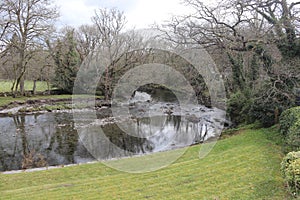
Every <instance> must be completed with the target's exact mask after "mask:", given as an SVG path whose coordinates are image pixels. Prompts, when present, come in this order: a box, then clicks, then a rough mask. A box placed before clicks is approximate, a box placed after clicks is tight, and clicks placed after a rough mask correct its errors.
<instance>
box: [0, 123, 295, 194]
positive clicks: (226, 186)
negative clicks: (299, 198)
mask: <svg viewBox="0 0 300 200" xmlns="http://www.w3.org/2000/svg"><path fill="white" fill-rule="evenodd" d="M233 135H234V136H232V137H229V138H227V139H224V140H220V141H218V143H217V144H216V146H215V148H214V149H213V150H212V151H211V153H210V154H209V155H208V156H207V157H205V158H204V159H199V158H198V153H199V149H200V145H195V146H192V147H190V148H188V150H187V152H186V153H185V154H184V155H183V156H182V157H181V158H179V159H178V160H177V161H176V162H175V163H173V164H171V165H170V166H168V167H166V168H164V169H161V170H158V171H155V172H150V173H143V174H128V173H125V172H119V171H117V170H114V169H111V168H108V167H106V166H105V165H103V164H102V163H94V164H87V165H78V166H72V167H67V168H60V169H53V170H46V171H39V172H32V173H20V174H11V175H4V174H0V193H1V198H3V199H43V198H44V199H95V198H97V199H99V198H101V199H183V198H185V199H289V196H288V195H287V193H286V190H285V187H284V185H285V184H284V182H283V179H282V178H281V174H280V162H281V159H282V154H281V150H280V147H279V146H277V142H278V141H277V140H276V139H275V140H274V138H278V130H277V129H276V128H271V129H257V130H249V129H248V130H242V131H240V132H239V133H238V134H233ZM169 153H172V151H170V152H162V153H158V154H157V155H158V156H166V154H169ZM132 159H137V158H132ZM138 159H147V156H143V157H140V158H138ZM128 161H129V162H132V160H131V158H130V159H121V160H119V161H114V162H120V163H119V164H121V163H122V162H123V163H126V162H128Z"/></svg>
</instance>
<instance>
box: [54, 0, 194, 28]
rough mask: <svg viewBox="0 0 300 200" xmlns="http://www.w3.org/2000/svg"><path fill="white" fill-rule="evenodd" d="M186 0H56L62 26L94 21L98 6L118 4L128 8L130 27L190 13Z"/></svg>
mask: <svg viewBox="0 0 300 200" xmlns="http://www.w3.org/2000/svg"><path fill="white" fill-rule="evenodd" d="M181 2H182V0H55V4H56V5H57V6H58V7H59V10H60V14H61V17H60V20H59V22H58V24H59V25H60V26H64V25H70V26H73V27H78V26H80V25H82V24H90V23H91V17H92V16H93V15H94V11H95V10H96V9H98V8H117V9H118V10H121V11H124V14H125V16H126V19H127V24H126V28H127V29H131V28H136V29H143V28H149V26H150V25H152V24H154V23H162V22H164V21H165V20H168V19H170V18H171V16H172V15H175V14H176V15H180V14H184V13H187V12H188V11H189V8H187V7H186V6H184V5H183V4H182V3H181Z"/></svg>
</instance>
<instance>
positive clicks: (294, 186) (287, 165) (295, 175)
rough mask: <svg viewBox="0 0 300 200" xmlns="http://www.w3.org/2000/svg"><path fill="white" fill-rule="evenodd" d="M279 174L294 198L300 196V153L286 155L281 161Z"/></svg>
mask: <svg viewBox="0 0 300 200" xmlns="http://www.w3.org/2000/svg"><path fill="white" fill-rule="evenodd" d="M281 172H282V175H283V178H284V179H285V181H286V182H287V184H288V186H289V190H290V192H291V193H292V194H293V195H294V196H298V195H299V194H300V151H298V152H290V153H288V154H287V155H286V156H285V157H284V158H283V160H282V163H281Z"/></svg>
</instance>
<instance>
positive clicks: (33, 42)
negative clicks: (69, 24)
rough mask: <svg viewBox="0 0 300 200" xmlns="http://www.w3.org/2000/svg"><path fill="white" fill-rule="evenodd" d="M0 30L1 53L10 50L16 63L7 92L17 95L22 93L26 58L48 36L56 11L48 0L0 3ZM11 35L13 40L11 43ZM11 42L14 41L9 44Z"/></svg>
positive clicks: (28, 57)
mask: <svg viewBox="0 0 300 200" xmlns="http://www.w3.org/2000/svg"><path fill="white" fill-rule="evenodd" d="M0 9H1V10H0V13H1V15H2V17H3V18H2V23H4V24H6V27H5V30H3V31H2V32H3V37H2V38H1V44H5V47H6V50H4V52H2V53H3V54H5V53H6V52H7V51H8V49H9V48H10V47H14V48H15V49H16V50H17V52H16V55H15V58H14V59H17V60H18V62H17V64H16V66H15V67H16V68H15V74H16V76H15V77H14V78H15V80H14V83H13V87H12V88H11V90H12V91H13V92H17V91H18V88H19V87H20V90H21V93H24V75H25V73H26V71H27V68H28V63H29V61H30V59H32V57H33V56H34V54H35V53H36V49H35V47H36V46H39V45H41V44H42V43H43V37H45V35H47V34H49V33H50V31H51V28H52V27H53V23H54V20H55V19H56V18H57V17H58V12H57V9H56V8H55V7H53V6H52V5H51V1H50V0H3V1H1V3H0ZM12 36H15V39H14V40H11V38H12ZM12 41H14V42H13V43H12Z"/></svg>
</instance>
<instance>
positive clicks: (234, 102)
mask: <svg viewBox="0 0 300 200" xmlns="http://www.w3.org/2000/svg"><path fill="white" fill-rule="evenodd" d="M249 96H250V95H248V93H247V92H240V91H239V92H237V93H234V94H232V95H231V96H230V99H229V100H228V102H227V112H228V113H229V116H230V119H231V121H232V123H233V124H234V125H238V124H241V123H245V122H249V109H250V106H251V104H252V99H251V98H250V97H249Z"/></svg>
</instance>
